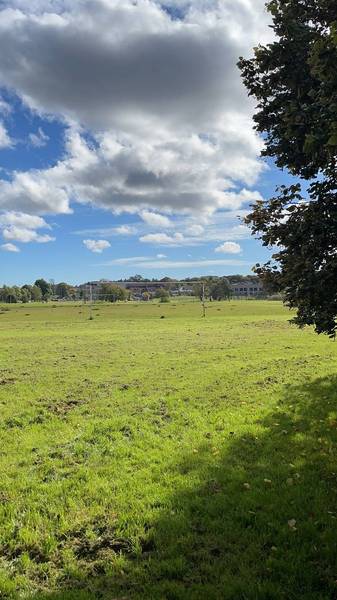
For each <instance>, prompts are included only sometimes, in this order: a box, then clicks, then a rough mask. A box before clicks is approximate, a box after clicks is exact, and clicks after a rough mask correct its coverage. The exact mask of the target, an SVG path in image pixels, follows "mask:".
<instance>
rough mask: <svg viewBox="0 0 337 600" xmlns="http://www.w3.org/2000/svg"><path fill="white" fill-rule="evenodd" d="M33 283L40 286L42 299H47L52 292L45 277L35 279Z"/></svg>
mask: <svg viewBox="0 0 337 600" xmlns="http://www.w3.org/2000/svg"><path fill="white" fill-rule="evenodd" d="M34 285H35V286H37V287H38V288H40V290H41V294H42V298H43V300H49V298H50V296H51V293H52V289H51V285H50V283H48V281H46V280H45V279H37V280H36V281H35V283H34Z"/></svg>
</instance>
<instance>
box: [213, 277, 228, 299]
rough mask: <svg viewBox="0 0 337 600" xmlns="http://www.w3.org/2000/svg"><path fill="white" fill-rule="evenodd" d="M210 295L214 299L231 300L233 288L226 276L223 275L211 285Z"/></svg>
mask: <svg viewBox="0 0 337 600" xmlns="http://www.w3.org/2000/svg"><path fill="white" fill-rule="evenodd" d="M210 295H211V297H212V298H213V300H229V299H230V298H231V297H232V288H231V286H230V284H229V282H228V280H227V278H226V277H221V278H220V279H218V280H217V281H215V282H214V283H212V284H211V285H210Z"/></svg>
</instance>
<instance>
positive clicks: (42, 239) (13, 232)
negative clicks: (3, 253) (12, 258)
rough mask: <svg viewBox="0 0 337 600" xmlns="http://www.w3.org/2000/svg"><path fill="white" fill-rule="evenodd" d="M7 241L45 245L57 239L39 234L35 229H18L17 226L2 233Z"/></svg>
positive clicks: (12, 226)
mask: <svg viewBox="0 0 337 600" xmlns="http://www.w3.org/2000/svg"><path fill="white" fill-rule="evenodd" d="M2 235H3V237H4V238H5V240H14V241H16V242H23V243H25V244H26V243H28V242H37V243H38V244H45V243H47V242H54V241H55V238H54V237H51V236H50V235H47V234H39V233H37V232H36V231H34V230H33V229H27V228H24V227H17V226H16V225H11V226H10V227H7V228H6V229H4V230H3V232H2Z"/></svg>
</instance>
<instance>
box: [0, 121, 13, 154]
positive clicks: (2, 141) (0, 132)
mask: <svg viewBox="0 0 337 600" xmlns="http://www.w3.org/2000/svg"><path fill="white" fill-rule="evenodd" d="M12 144H13V142H12V140H11V138H10V137H9V135H8V133H7V130H6V127H5V126H4V124H3V123H1V121H0V148H9V147H10V146H12Z"/></svg>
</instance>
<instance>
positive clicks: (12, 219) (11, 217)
mask: <svg viewBox="0 0 337 600" xmlns="http://www.w3.org/2000/svg"><path fill="white" fill-rule="evenodd" d="M4 225H16V226H18V227H24V228H26V229H50V225H48V223H46V221H45V220H44V219H42V217H39V216H35V215H27V214H25V213H22V212H15V211H9V212H4V213H2V214H1V213H0V227H1V226H4Z"/></svg>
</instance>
